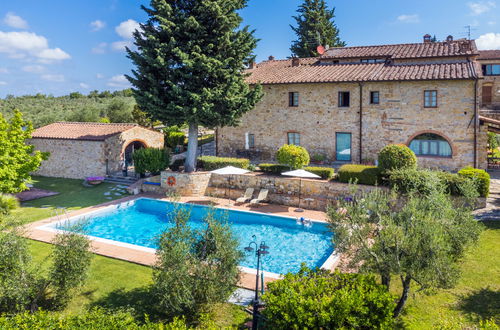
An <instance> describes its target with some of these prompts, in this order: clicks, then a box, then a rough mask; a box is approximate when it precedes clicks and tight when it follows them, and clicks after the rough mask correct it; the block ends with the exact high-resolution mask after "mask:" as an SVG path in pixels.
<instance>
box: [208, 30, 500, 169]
mask: <svg viewBox="0 0 500 330" xmlns="http://www.w3.org/2000/svg"><path fill="white" fill-rule="evenodd" d="M499 55H500V54H498V52H479V51H478V50H477V48H476V45H475V42H474V41H473V40H465V39H460V40H453V37H452V36H449V37H448V38H447V39H446V41H444V42H431V37H430V35H426V36H424V40H423V42H422V43H410V44H396V45H378V46H361V47H341V48H329V49H327V50H326V52H325V53H324V54H323V55H321V56H319V57H315V58H301V59H299V58H291V59H286V60H275V59H274V58H273V57H270V58H269V60H267V61H264V62H262V63H259V64H251V65H250V67H249V69H248V74H249V76H248V78H247V81H248V83H250V84H262V85H263V90H264V97H263V99H262V100H261V101H260V102H259V103H258V104H257V105H256V107H255V109H253V110H252V111H250V112H249V113H247V114H245V115H244V116H243V118H242V119H241V124H240V125H239V126H238V127H224V128H219V129H218V130H217V148H216V149H217V154H218V155H221V156H227V155H240V156H246V157H250V158H251V159H254V160H260V161H267V160H272V159H273V157H274V154H275V152H276V151H277V150H278V148H279V147H280V146H281V145H283V144H285V143H288V144H297V145H301V146H303V147H305V148H306V149H307V150H308V151H309V153H310V154H311V156H314V155H322V156H323V157H325V158H326V160H327V161H329V162H335V163H374V162H375V160H376V159H377V155H378V152H379V151H380V149H381V148H383V147H384V146H385V145H387V144H391V143H402V144H405V145H408V146H409V147H410V148H411V149H412V150H413V151H415V153H416V154H417V156H418V158H419V164H420V165H422V166H425V167H431V168H443V169H446V170H457V169H459V168H461V167H464V166H467V165H471V166H475V167H479V168H486V167H487V131H488V130H495V129H498V128H499V127H500V126H499V125H498V124H500V122H499V121H498V120H495V118H494V117H492V116H489V115H487V114H484V115H482V113H481V111H482V110H481V106H483V105H484V106H486V105H488V106H492V107H494V106H497V105H498V104H500V103H499V102H500V90H499V86H500V85H499V81H500V80H499V79H498V78H499V77H500V76H499V77H494V78H493V76H492V75H491V74H490V73H492V74H496V75H498V71H497V70H498V66H494V67H491V68H490V66H488V65H490V61H491V63H500V56H499ZM482 64H484V65H486V66H484V65H483V67H481V65H482ZM495 65H496V64H495ZM487 86H490V87H487ZM488 93H489V94H488ZM488 95H489V96H488ZM481 101H482V102H481ZM492 111H493V112H494V111H495V110H494V109H493V108H492Z"/></svg>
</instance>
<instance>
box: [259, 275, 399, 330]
mask: <svg viewBox="0 0 500 330" xmlns="http://www.w3.org/2000/svg"><path fill="white" fill-rule="evenodd" d="M262 299H263V300H264V302H265V304H266V308H265V309H264V310H263V315H264V317H265V320H266V321H265V326H266V328H269V329H385V328H390V327H391V325H392V320H393V318H392V312H393V309H394V306H395V303H394V298H393V297H392V295H391V294H390V293H389V292H388V291H387V290H386V288H385V287H384V286H382V285H380V284H377V281H376V280H375V277H374V276H372V275H363V274H354V273H340V272H335V273H330V272H329V271H326V270H318V269H317V270H310V269H308V268H306V267H303V268H302V269H301V270H300V271H299V272H298V273H297V274H291V273H289V274H286V275H285V277H284V278H283V279H282V280H279V281H275V282H271V283H268V290H267V292H266V293H265V294H264V295H263V296H262Z"/></svg>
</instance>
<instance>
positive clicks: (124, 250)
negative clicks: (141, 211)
mask: <svg viewBox="0 0 500 330" xmlns="http://www.w3.org/2000/svg"><path fill="white" fill-rule="evenodd" d="M142 197H146V198H154V199H159V200H171V201H172V200H173V201H176V202H183V203H190V204H199V205H214V206H215V207H221V208H227V209H236V210H243V211H251V212H260V213H266V214H273V215H278V216H286V217H294V218H296V217H304V218H307V219H314V220H317V221H321V222H326V220H327V215H326V213H325V212H320V211H312V210H304V212H296V211H295V209H296V208H295V207H288V206H284V205H274V204H262V205H259V206H254V205H249V204H237V203H235V202H234V201H230V200H228V199H223V198H213V197H181V198H173V199H172V198H165V197H164V196H160V195H154V194H139V195H135V196H127V197H125V198H121V199H117V200H114V201H111V202H107V203H104V204H99V205H95V206H91V207H87V208H84V209H80V210H77V211H72V212H69V213H67V214H65V215H64V216H55V217H51V218H47V219H43V220H40V221H36V222H33V223H30V224H27V225H25V226H24V228H25V233H24V235H25V236H26V237H28V238H30V239H33V240H36V241H40V242H45V243H51V242H52V241H53V239H54V237H55V235H56V233H54V232H51V231H47V230H43V229H40V228H39V227H41V226H43V225H47V224H50V223H53V222H58V221H61V220H64V219H68V218H72V217H75V216H81V215H85V214H87V213H91V212H95V211H98V210H101V209H103V208H105V207H107V206H112V205H117V204H120V203H123V202H127V201H131V200H135V199H137V198H142ZM229 204H230V206H228V205H229ZM92 252H93V253H95V254H98V255H102V256H105V257H110V258H114V259H119V260H124V261H128V262H132V263H135V264H139V265H144V266H153V265H154V264H155V262H156V255H155V254H154V253H151V252H148V251H142V250H140V249H133V248H130V247H125V246H118V245H115V244H110V243H108V242H101V241H95V240H92ZM337 264H338V261H337V262H335V263H333V264H332V265H331V269H332V270H333V269H334V268H335V267H336V266H337ZM274 280H276V278H275V277H270V276H265V282H269V281H274ZM238 286H240V287H242V288H246V289H254V287H255V272H253V273H252V272H246V271H242V272H241V277H240V282H239V284H238Z"/></svg>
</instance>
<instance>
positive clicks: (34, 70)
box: [22, 65, 45, 73]
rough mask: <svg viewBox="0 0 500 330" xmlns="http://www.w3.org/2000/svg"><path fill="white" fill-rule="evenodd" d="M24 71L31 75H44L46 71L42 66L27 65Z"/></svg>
mask: <svg viewBox="0 0 500 330" xmlns="http://www.w3.org/2000/svg"><path fill="white" fill-rule="evenodd" d="M22 70H23V71H24V72H29V73H42V72H44V71H45V67H44V66H42V65H25V66H23V67H22Z"/></svg>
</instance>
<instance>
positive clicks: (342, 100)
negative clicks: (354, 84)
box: [339, 92, 350, 107]
mask: <svg viewBox="0 0 500 330" xmlns="http://www.w3.org/2000/svg"><path fill="white" fill-rule="evenodd" d="M349 105H350V94H349V92H339V107H348V106H349Z"/></svg>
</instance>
